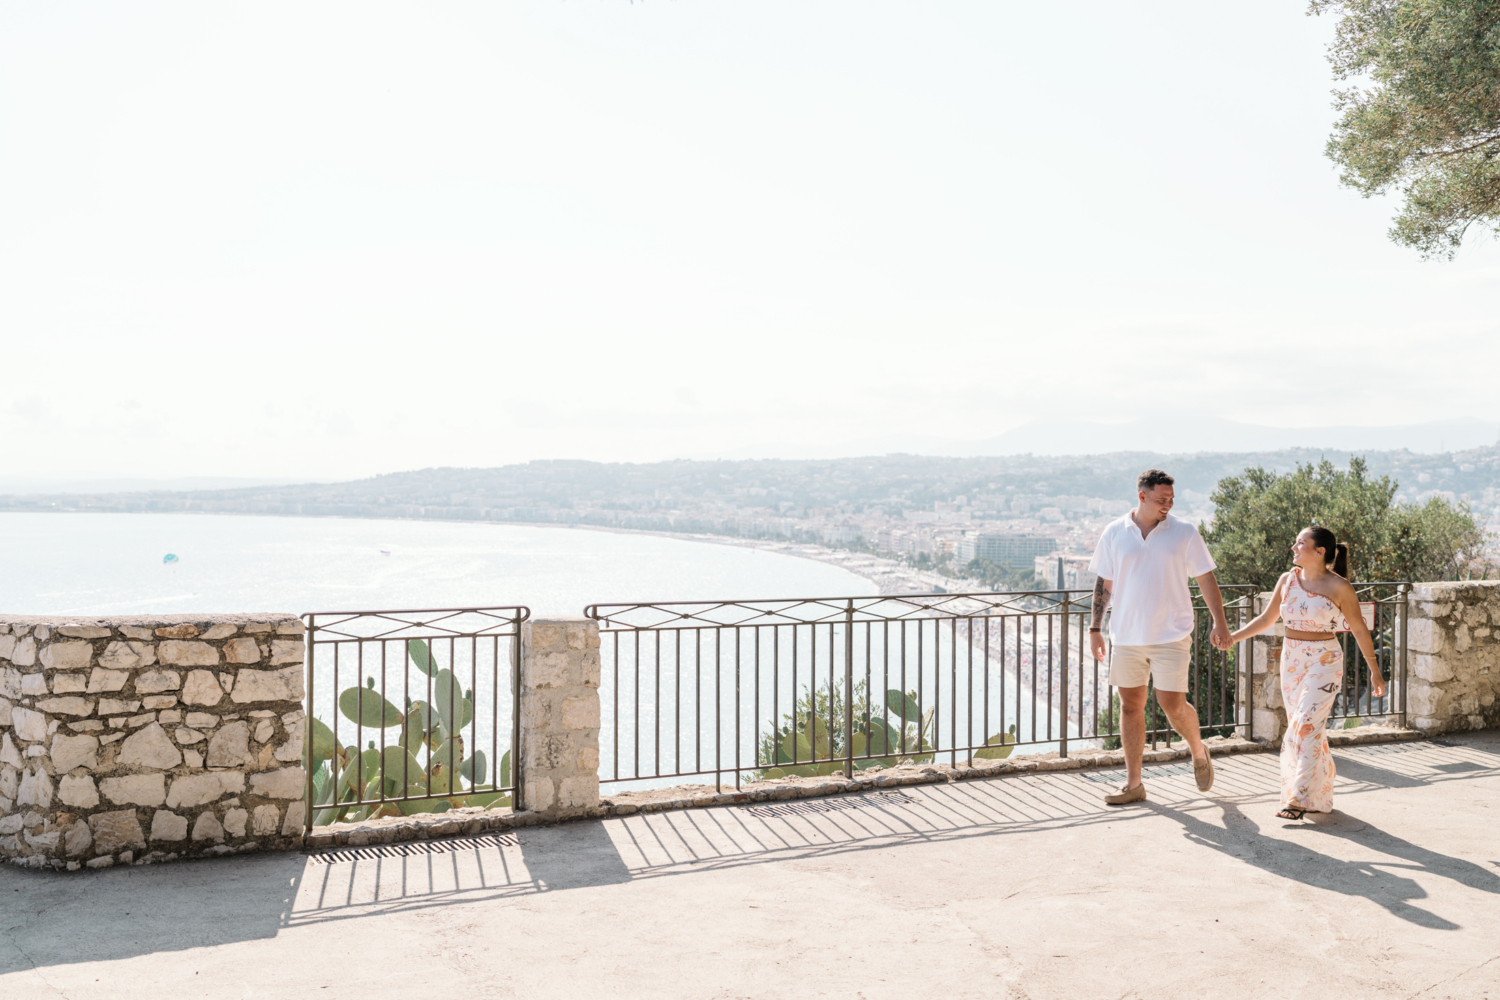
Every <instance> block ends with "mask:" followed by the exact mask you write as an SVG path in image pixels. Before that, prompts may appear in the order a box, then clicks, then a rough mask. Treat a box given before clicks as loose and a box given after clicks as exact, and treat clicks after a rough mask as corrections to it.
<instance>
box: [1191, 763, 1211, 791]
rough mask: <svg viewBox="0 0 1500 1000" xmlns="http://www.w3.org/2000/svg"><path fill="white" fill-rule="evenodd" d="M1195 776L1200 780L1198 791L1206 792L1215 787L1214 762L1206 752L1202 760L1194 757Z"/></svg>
mask: <svg viewBox="0 0 1500 1000" xmlns="http://www.w3.org/2000/svg"><path fill="white" fill-rule="evenodd" d="M1193 778H1194V779H1195V780H1196V781H1197V782H1198V791H1200V792H1206V791H1208V790H1209V789H1210V788H1212V787H1214V762H1213V760H1212V759H1211V758H1210V757H1209V756H1208V755H1207V754H1204V756H1203V759H1202V760H1198V759H1197V758H1196V757H1195V758H1193Z"/></svg>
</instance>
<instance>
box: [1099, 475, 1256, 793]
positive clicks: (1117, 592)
mask: <svg viewBox="0 0 1500 1000" xmlns="http://www.w3.org/2000/svg"><path fill="white" fill-rule="evenodd" d="M1172 483H1173V480H1172V477H1171V476H1169V475H1167V474H1166V473H1165V472H1163V471H1161V470H1160V469H1148V470H1146V471H1145V472H1143V473H1141V475H1140V477H1139V478H1138V479H1137V480H1136V501H1137V502H1136V506H1135V508H1134V509H1133V510H1131V511H1129V512H1127V513H1126V514H1125V515H1124V516H1123V517H1121V518H1120V519H1119V520H1116V521H1111V522H1110V524H1109V526H1108V527H1106V528H1105V529H1104V533H1103V534H1102V535H1101V536H1100V537H1099V545H1098V547H1097V548H1095V549H1094V558H1093V561H1092V562H1090V563H1089V571H1090V572H1092V573H1094V574H1096V575H1097V576H1098V580H1097V581H1095V583H1094V607H1093V620H1092V621H1091V622H1090V623H1089V625H1090V628H1089V645H1090V647H1091V648H1092V651H1093V654H1094V659H1096V660H1103V659H1104V634H1103V632H1102V631H1101V630H1100V629H1101V626H1102V625H1103V623H1104V609H1105V608H1106V607H1112V608H1113V609H1114V610H1113V613H1112V614H1111V615H1110V618H1109V637H1110V641H1111V642H1112V643H1113V645H1114V650H1113V652H1112V653H1111V654H1110V657H1109V683H1110V684H1111V685H1113V686H1114V687H1116V688H1118V689H1119V692H1120V707H1121V717H1120V742H1121V744H1122V745H1123V746H1124V748H1125V784H1124V786H1122V787H1121V788H1120V790H1119V791H1118V792H1114V793H1113V794H1110V795H1106V796H1105V797H1104V801H1105V802H1107V803H1109V804H1110V805H1124V804H1126V803H1128V802H1140V801H1143V800H1144V799H1145V798H1146V786H1145V785H1144V784H1143V783H1142V781H1141V755H1142V754H1143V753H1144V752H1145V749H1146V682H1147V679H1148V678H1149V679H1150V680H1151V681H1153V682H1154V683H1155V685H1156V702H1157V704H1158V705H1160V706H1161V708H1162V711H1164V712H1165V713H1166V715H1167V718H1168V719H1169V720H1170V721H1171V723H1172V728H1174V729H1176V730H1177V731H1178V732H1179V733H1181V734H1182V738H1183V739H1185V740H1187V744H1188V748H1189V749H1190V750H1192V752H1193V776H1194V777H1195V778H1196V779H1197V782H1198V790H1199V791H1203V792H1206V791H1208V790H1209V789H1210V788H1212V787H1213V783H1214V765H1213V762H1212V761H1210V760H1209V758H1208V750H1207V749H1206V748H1205V747H1204V746H1203V740H1202V739H1201V738H1200V736H1199V733H1198V710H1197V709H1196V708H1194V707H1193V706H1192V705H1190V704H1189V703H1188V700H1187V690H1188V671H1189V668H1190V667H1189V661H1190V658H1191V655H1192V642H1193V638H1192V632H1193V602H1192V595H1191V594H1190V593H1189V591H1188V577H1194V578H1196V579H1197V581H1198V587H1199V589H1200V591H1201V592H1202V594H1203V600H1204V603H1205V604H1207V605H1208V612H1209V614H1211V615H1212V616H1213V619H1214V626H1213V631H1212V632H1211V633H1210V634H1209V641H1210V642H1212V643H1213V644H1214V646H1216V647H1217V648H1219V649H1227V648H1228V647H1229V623H1228V622H1227V621H1226V620H1225V618H1224V601H1223V598H1221V597H1220V595H1219V582H1218V580H1217V579H1215V577H1214V569H1215V567H1214V561H1213V558H1212V557H1210V556H1209V554H1208V546H1206V545H1204V544H1203V536H1202V535H1200V534H1198V530H1197V529H1196V528H1194V527H1193V526H1192V525H1191V524H1188V523H1186V522H1184V521H1179V520H1177V518H1175V517H1173V516H1172V514H1171V511H1172V499H1173V494H1172Z"/></svg>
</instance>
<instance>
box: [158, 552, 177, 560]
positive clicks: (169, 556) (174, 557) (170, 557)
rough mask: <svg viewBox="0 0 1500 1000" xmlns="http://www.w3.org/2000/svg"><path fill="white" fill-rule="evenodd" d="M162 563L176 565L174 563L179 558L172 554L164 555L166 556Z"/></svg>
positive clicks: (163, 557) (162, 558)
mask: <svg viewBox="0 0 1500 1000" xmlns="http://www.w3.org/2000/svg"><path fill="white" fill-rule="evenodd" d="M161 561H162V562H164V563H174V562H176V561H177V557H176V556H175V555H173V554H172V553H170V552H168V553H167V554H166V555H164V556H162V557H161Z"/></svg>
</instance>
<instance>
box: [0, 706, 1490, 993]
mask: <svg viewBox="0 0 1500 1000" xmlns="http://www.w3.org/2000/svg"><path fill="white" fill-rule="evenodd" d="M1497 750H1500V733H1482V734H1472V735H1471V736H1468V737H1461V738H1459V739H1458V740H1456V741H1453V742H1448V743H1435V742H1423V743H1415V744H1388V745H1376V746H1365V747H1348V748H1341V749H1338V750H1336V751H1335V754H1336V757H1337V760H1338V766H1339V768H1340V771H1341V774H1340V779H1339V780H1340V784H1339V789H1338V795H1339V797H1340V799H1339V801H1340V804H1341V808H1340V811H1338V812H1336V813H1334V814H1333V815H1332V816H1330V817H1326V818H1320V819H1319V820H1318V821H1316V822H1315V823H1313V824H1310V825H1307V826H1305V827H1304V828H1303V829H1302V830H1299V831H1297V833H1296V836H1297V838H1298V839H1297V841H1294V842H1293V841H1288V840H1287V839H1284V838H1278V837H1272V836H1268V835H1267V834H1265V833H1263V832H1262V826H1261V825H1258V824H1257V821H1255V820H1252V819H1250V818H1248V817H1247V815H1246V813H1247V812H1249V811H1251V810H1252V809H1253V810H1255V811H1256V812H1265V813H1266V814H1267V815H1269V812H1270V810H1271V808H1272V807H1273V806H1274V804H1275V801H1276V797H1277V793H1276V787H1277V779H1278V761H1277V757H1276V755H1275V754H1271V753H1265V754H1247V755H1243V756H1239V757H1232V758H1228V759H1226V760H1224V761H1223V764H1222V766H1221V768H1220V772H1219V775H1220V776H1219V783H1218V785H1216V787H1215V792H1214V798H1212V799H1208V798H1204V797H1202V796H1200V795H1198V794H1197V792H1196V791H1195V790H1193V789H1192V787H1191V777H1190V775H1188V774H1186V773H1182V772H1179V771H1174V770H1169V769H1172V768H1181V767H1182V766H1183V765H1180V764H1163V765H1148V767H1147V769H1146V777H1147V781H1148V782H1150V783H1151V788H1152V802H1151V803H1150V804H1149V807H1148V808H1132V809H1129V810H1112V809H1109V808H1108V807H1105V806H1104V805H1103V804H1102V802H1101V799H1100V796H1101V793H1103V792H1104V791H1106V790H1107V789H1108V787H1109V786H1110V784H1111V783H1117V781H1118V778H1119V771H1118V770H1117V769H1115V770H1101V771H1092V772H1090V771H1072V772H1054V773H1042V774H1031V775H1016V776H1010V777H1004V778H996V779H990V780H979V781H969V782H960V783H955V784H944V785H928V786H920V787H917V788H910V789H902V790H900V792H899V794H900V796H901V797H902V798H903V799H910V800H911V801H901V800H900V799H892V798H888V797H880V796H878V794H866V795H863V796H842V797H838V798H835V799H826V800H818V799H809V800H797V802H798V803H799V804H802V805H813V804H816V803H819V802H824V803H832V802H839V801H849V802H851V803H852V800H854V799H864V800H866V803H862V804H860V805H859V807H858V808H843V809H837V810H833V811H825V812H817V813H802V812H793V813H792V814H790V815H772V816H766V815H758V814H756V813H755V812H753V811H752V808H751V807H722V808H713V809H696V810H684V811H679V812H663V813H652V814H638V815H635V816H630V817H625V818H621V819H612V820H608V821H585V822H579V823H570V824H562V825H559V826H556V827H546V828H531V829H526V830H521V831H519V836H520V840H521V847H520V848H519V849H516V848H503V849H493V848H491V849H484V850H467V851H459V852H453V853H445V854H430V855H422V856H411V857H397V858H380V859H376V860H370V861H365V860H361V861H356V862H353V863H340V864H330V865H318V864H314V863H312V861H311V860H310V859H309V858H308V857H307V856H306V855H303V854H269V853H268V854H260V855H249V856H245V857H242V858H233V859H219V860H213V861H202V862H188V863H181V864H173V865H162V866H151V867H147V868H113V869H107V870H104V871H101V872H92V873H72V874H56V873H50V872H28V871H22V870H17V869H12V868H9V867H6V868H0V898H3V899H4V901H5V903H6V909H5V915H6V921H5V926H4V933H3V934H0V975H4V974H6V973H11V972H18V971H24V970H31V969H45V968H46V967H48V966H54V965H69V964H74V963H80V962H93V961H112V960H120V959H126V958H130V957H134V956H140V955H147V954H157V953H171V952H180V951H184V950H186V949H191V948H202V947H214V946H217V945H223V944H232V943H235V942H240V941H254V940H263V939H270V938H274V937H276V935H277V934H278V933H280V932H282V931H284V930H286V929H288V928H295V927H304V926H312V925H317V924H322V923H327V922H335V921H343V920H357V919H361V918H364V917H369V916H378V915H381V914H386V913H402V912H421V911H424V910H431V909H434V908H441V907H445V906H451V905H454V904H463V903H474V902H483V901H485V900H497V899H506V898H513V899H524V898H526V897H532V896H536V895H538V894H542V893H550V892H558V891H563V890H575V889H589V888H599V887H605V886H610V885H618V884H622V883H628V882H634V881H640V880H644V879H653V878H669V877H691V876H692V875H693V874H694V873H697V872H703V871H714V870H718V871H724V870H733V869H735V868H742V867H749V866H756V865H765V864H771V863H777V862H794V863H802V864H806V863H817V862H818V861H819V859H829V860H831V859H834V858H839V857H843V858H850V857H854V858H857V857H859V856H860V855H861V854H863V853H865V852H876V851H882V850H889V849H890V848H893V847H900V846H903V845H941V844H945V843H962V842H969V841H974V840H977V839H981V838H991V839H993V838H1007V837H1014V836H1025V835H1028V834H1032V835H1043V836H1045V835H1046V834H1047V833H1048V832H1050V831H1062V830H1067V829H1079V828H1083V827H1093V826H1097V825H1099V824H1115V825H1117V826H1124V825H1128V824H1133V823H1138V822H1142V821H1147V820H1155V819H1160V818H1162V817H1166V818H1170V819H1172V820H1173V821H1175V822H1177V823H1179V824H1180V825H1181V826H1182V828H1183V834H1184V836H1186V837H1187V838H1188V839H1189V840H1190V841H1191V842H1193V843H1195V844H1199V845H1201V846H1204V847H1207V848H1210V849H1212V850H1214V851H1216V852H1218V853H1220V854H1223V855H1226V856H1229V857H1232V858H1235V859H1238V860H1241V861H1244V862H1245V863H1246V864H1247V865H1249V866H1250V867H1252V868H1255V869H1259V870H1260V871H1262V872H1265V873H1266V874H1269V875H1272V876H1275V877H1277V878H1282V879H1287V880H1290V881H1294V882H1298V883H1300V884H1302V885H1306V886H1307V887H1308V888H1309V890H1310V891H1311V890H1315V889H1321V890H1328V891H1333V892H1339V893H1343V894H1346V895H1349V896H1359V897H1364V898H1367V899H1370V900H1372V901H1373V902H1375V903H1377V904H1379V905H1380V906H1382V907H1384V908H1385V909H1387V910H1388V911H1389V912H1391V913H1392V914H1394V915H1395V916H1397V917H1399V918H1401V919H1403V920H1406V921H1409V922H1411V923H1414V924H1417V925H1420V926H1422V927H1426V928H1433V929H1453V928H1455V927H1456V926H1457V925H1455V924H1453V922H1452V921H1449V920H1446V919H1445V918H1443V917H1441V916H1438V915H1436V914H1433V913H1431V912H1430V911H1428V910H1426V909H1423V908H1422V907H1421V906H1419V905H1417V903H1416V902H1415V901H1417V900H1421V899H1422V898H1424V896H1425V895H1426V893H1425V891H1424V890H1423V889H1422V888H1421V886H1420V885H1419V884H1418V883H1417V882H1416V881H1415V879H1414V878H1413V876H1416V875H1419V874H1420V875H1433V876H1437V877H1440V878H1443V879H1448V880H1451V881H1453V882H1456V883H1459V884H1462V885H1465V886H1468V887H1471V888H1475V889H1479V890H1480V891H1483V892H1486V893H1491V894H1500V876H1497V875H1496V874H1495V873H1492V872H1490V871H1489V870H1487V869H1486V868H1484V867H1482V866H1481V865H1479V864H1475V863H1474V862H1471V861H1467V860H1464V859H1462V858H1456V857H1451V856H1448V855H1444V854H1442V853H1439V852H1437V851H1434V850H1431V849H1429V848H1426V847H1423V846H1420V845H1418V844H1415V843H1412V842H1411V841H1410V840H1407V839H1403V838H1402V837H1399V836H1397V835H1395V834H1392V833H1391V832H1389V830H1383V829H1379V828H1377V827H1375V826H1373V825H1372V824H1370V823H1368V822H1367V821H1365V820H1362V819H1360V818H1359V816H1360V813H1361V812H1362V811H1367V810H1362V808H1361V799H1362V798H1363V797H1364V796H1366V795H1370V794H1378V793H1379V792H1381V791H1389V790H1393V789H1394V790H1402V789H1409V788H1413V787H1422V786H1433V785H1441V786H1446V787H1451V788H1453V789H1455V790H1458V789H1461V788H1462V787H1463V785H1462V783H1464V782H1468V781H1472V780H1474V779H1476V778H1479V779H1488V778H1492V777H1493V776H1495V775H1496V774H1497V773H1500V761H1497V760H1496V759H1495V754H1496V751H1497ZM1377 762H1378V763H1377ZM1455 765H1463V768H1462V769H1459V768H1457V767H1455ZM776 804H781V805H784V804H785V803H776ZM1345 810H1347V811H1345ZM1264 822H1265V821H1264V820H1262V821H1260V823H1262V824H1263V823H1264ZM1387 825H1389V824H1387ZM1330 839H1337V840H1342V841H1347V842H1349V843H1352V844H1356V845H1360V846H1361V847H1368V848H1369V849H1370V850H1371V852H1372V853H1378V854H1379V855H1384V856H1385V857H1384V858H1377V859H1374V860H1346V859H1340V858H1337V857H1333V856H1332V855H1331V854H1329V853H1323V852H1322V851H1320V850H1318V847H1317V845H1319V844H1329V841H1330ZM1001 843H1003V840H1002V841H1001ZM1329 846H1331V845H1329ZM17 890H19V891H17ZM60 926H61V927H66V928H68V932H67V933H66V934H59V933H58V932H57V928H58V927H60ZM122 928H128V933H122V932H121V929H122Z"/></svg>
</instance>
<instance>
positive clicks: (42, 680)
mask: <svg viewBox="0 0 1500 1000" xmlns="http://www.w3.org/2000/svg"><path fill="white" fill-rule="evenodd" d="M46 693H47V678H46V677H45V676H43V675H42V674H23V675H22V676H21V694H22V695H38V694H46Z"/></svg>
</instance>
